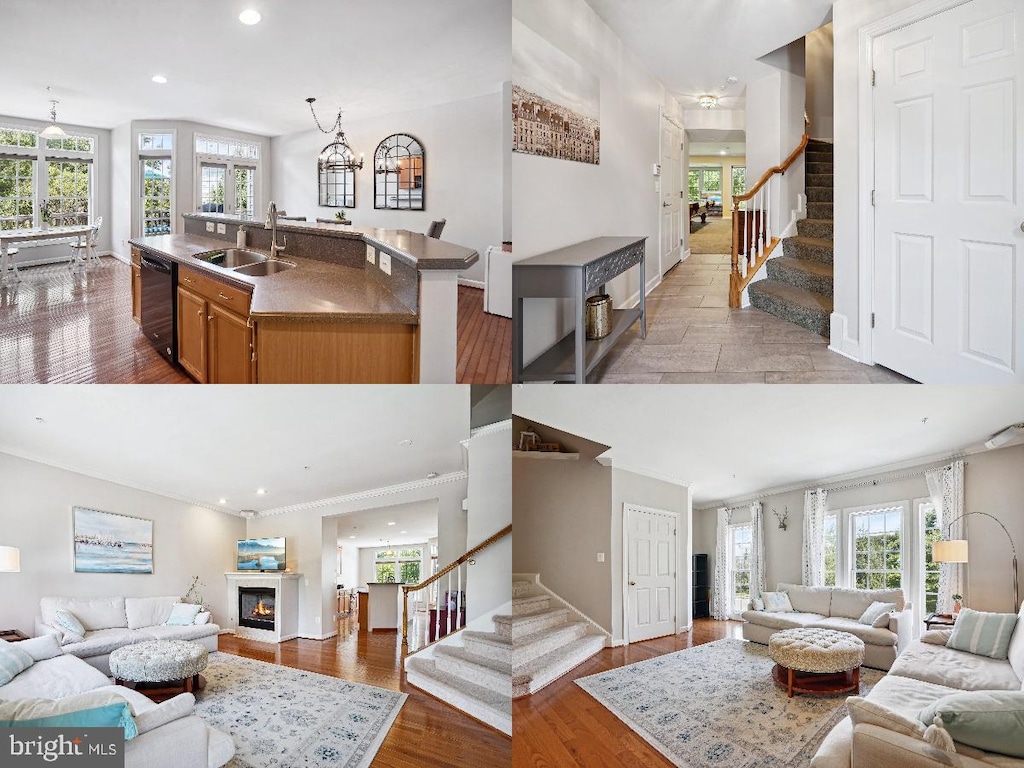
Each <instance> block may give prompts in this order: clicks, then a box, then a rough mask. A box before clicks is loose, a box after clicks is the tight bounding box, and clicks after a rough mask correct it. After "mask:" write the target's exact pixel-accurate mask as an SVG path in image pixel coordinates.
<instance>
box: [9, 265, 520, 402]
mask: <svg viewBox="0 0 1024 768" xmlns="http://www.w3.org/2000/svg"><path fill="white" fill-rule="evenodd" d="M21 276H22V281H21V283H18V284H15V285H5V286H3V287H0V384H43V383H53V384H85V383H95V384H185V383H190V382H191V379H189V378H188V376H186V375H185V373H184V371H181V370H180V369H177V368H174V367H173V366H171V365H170V364H168V363H167V361H165V360H164V359H163V358H162V357H160V355H158V354H157V353H156V351H154V350H153V348H152V347H151V346H150V345H149V343H148V342H147V341H146V339H145V337H143V335H142V331H141V330H140V329H139V326H138V325H136V324H135V322H134V321H133V320H132V308H131V288H130V286H131V268H130V267H129V265H127V264H125V263H123V262H121V261H118V260H117V259H114V258H111V257H105V258H103V259H102V266H101V267H90V268H89V269H79V270H77V271H74V272H73V271H71V270H69V269H68V266H67V264H66V263H60V264H51V265H45V266H37V267H28V268H26V269H22V270H21ZM458 321H459V328H458V352H459V358H458V371H457V373H458V378H457V380H458V382H459V383H464V384H510V383H511V382H512V362H511V352H512V321H511V320H508V319H507V318H504V317H497V316H495V315H488V314H485V313H484V311H483V291H482V290H480V289H476V288H468V287H465V286H460V287H459V308H458Z"/></svg>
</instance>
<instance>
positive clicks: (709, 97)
mask: <svg viewBox="0 0 1024 768" xmlns="http://www.w3.org/2000/svg"><path fill="white" fill-rule="evenodd" d="M697 103H698V104H700V107H701V109H714V108H715V107H717V106H718V97H717V96H715V95H713V94H710V93H705V94H704V95H703V96H698V97H697Z"/></svg>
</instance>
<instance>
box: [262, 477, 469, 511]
mask: <svg viewBox="0 0 1024 768" xmlns="http://www.w3.org/2000/svg"><path fill="white" fill-rule="evenodd" d="M468 477H469V475H468V474H467V473H465V472H462V471H459V472H446V473H445V474H443V475H438V476H437V477H426V478H423V479H422V480H412V481H411V482H408V483H398V484H397V485H387V486H384V487H382V488H371V489H370V490H368V491H357V492H356V493H346V494H345V495H343V496H332V497H331V498H328V499H316V500H315V501H303V502H300V503H299V504H291V505H289V506H287V507H276V508H274V509H267V510H264V511H263V512H260V513H258V514H257V515H256V517H261V518H262V517H272V516H273V515H283V514H286V513H288V512H301V511H303V510H307V509H320V508H322V507H329V506H331V505H334V504H344V503H346V502H350V501H362V500H364V499H377V498H381V497H383V496H392V495H394V494H398V493H404V492H406V491H416V490H420V489H422V488H434V487H436V486H439V485H446V484H448V483H457V482H460V481H462V480H465V479H467V478H468Z"/></svg>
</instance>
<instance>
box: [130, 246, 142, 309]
mask: <svg viewBox="0 0 1024 768" xmlns="http://www.w3.org/2000/svg"><path fill="white" fill-rule="evenodd" d="M132 320H134V321H135V322H136V323H137V324H138V325H142V251H140V250H139V249H138V248H132Z"/></svg>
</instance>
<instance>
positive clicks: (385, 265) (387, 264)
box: [380, 251, 391, 275]
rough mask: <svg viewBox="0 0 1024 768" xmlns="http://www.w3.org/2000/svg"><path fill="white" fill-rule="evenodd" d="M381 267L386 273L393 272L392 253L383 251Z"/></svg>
mask: <svg viewBox="0 0 1024 768" xmlns="http://www.w3.org/2000/svg"><path fill="white" fill-rule="evenodd" d="M380 269H381V271H382V272H383V273H384V274H385V275H390V274H391V255H390V254H387V253H384V252H383V251H382V252H381V254H380Z"/></svg>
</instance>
